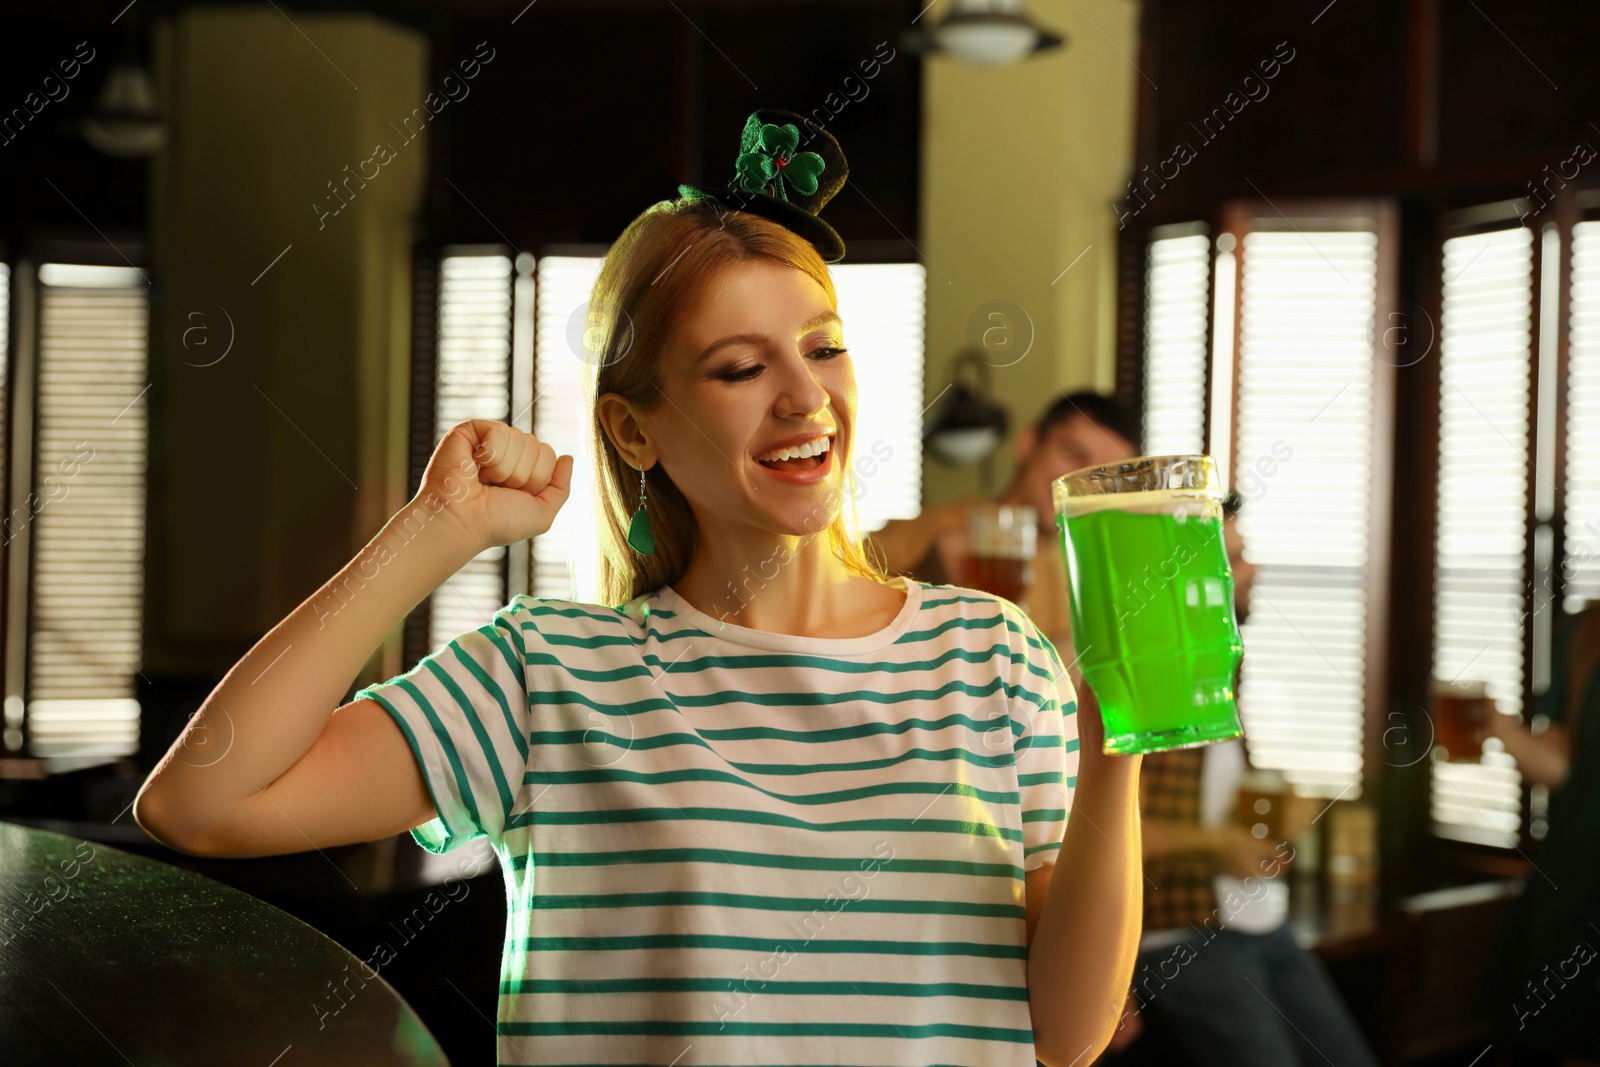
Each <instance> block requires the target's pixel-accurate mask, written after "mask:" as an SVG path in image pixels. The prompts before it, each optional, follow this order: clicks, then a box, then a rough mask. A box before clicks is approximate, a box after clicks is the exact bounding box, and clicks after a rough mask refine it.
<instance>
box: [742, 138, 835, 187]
mask: <svg viewBox="0 0 1600 1067" xmlns="http://www.w3.org/2000/svg"><path fill="white" fill-rule="evenodd" d="M799 144H800V131H799V130H798V129H796V128H795V125H794V123H792V122H791V123H788V124H786V125H783V126H774V125H772V124H770V123H768V124H765V125H763V126H762V127H761V143H760V145H759V146H758V147H757V148H756V150H755V151H753V152H743V153H740V155H739V162H738V172H739V173H738V176H737V178H736V180H737V181H738V184H739V188H740V189H742V190H744V191H745V192H747V193H759V192H762V191H763V190H764V189H765V188H766V187H767V186H768V185H770V186H772V188H773V195H775V196H776V197H778V199H780V200H785V201H787V200H788V199H789V196H788V194H787V193H786V192H784V181H785V179H787V180H788V183H789V184H790V185H792V186H794V188H795V189H796V190H797V191H799V192H800V193H803V194H804V195H806V196H810V195H811V194H812V193H814V192H816V191H817V175H819V174H821V173H822V170H823V167H824V166H825V164H824V162H823V159H822V157H821V156H819V155H817V154H816V153H815V152H799V153H796V152H795V148H796V147H798V146H799Z"/></svg>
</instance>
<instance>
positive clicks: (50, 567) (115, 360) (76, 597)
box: [5, 263, 149, 757]
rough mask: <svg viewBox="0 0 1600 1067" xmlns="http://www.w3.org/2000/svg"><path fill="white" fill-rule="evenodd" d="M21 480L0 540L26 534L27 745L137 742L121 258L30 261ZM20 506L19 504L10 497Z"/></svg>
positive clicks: (133, 376)
mask: <svg viewBox="0 0 1600 1067" xmlns="http://www.w3.org/2000/svg"><path fill="white" fill-rule="evenodd" d="M39 283H40V285H39V334H38V346H39V349H38V351H39V361H38V394H37V395H38V400H37V407H36V409H35V432H36V435H37V436H36V443H35V452H34V461H33V475H34V478H33V482H34V484H33V485H32V486H28V487H17V488H16V490H14V491H13V493H12V497H13V501H12V503H13V509H12V511H11V512H10V514H9V515H8V516H7V520H6V524H5V530H6V537H7V538H15V537H16V536H17V535H18V534H19V533H20V532H22V531H23V530H26V531H27V535H28V536H29V538H30V539H31V552H32V557H33V566H32V569H33V576H32V583H31V586H32V588H31V590H30V597H31V601H32V603H31V610H30V615H31V623H30V632H29V634H28V637H27V640H28V684H27V694H28V695H27V701H26V702H27V722H28V730H29V751H30V753H31V754H32V755H35V756H43V757H50V756H55V757H70V756H85V757H87V756H121V755H128V754H131V753H133V752H135V751H137V750H138V745H139V705H138V702H137V700H136V699H135V693H136V689H135V679H136V678H137V677H138V674H139V662H140V655H141V651H142V650H141V634H140V629H141V624H142V614H143V611H142V605H143V596H144V539H145V471H146V463H147V458H148V456H147V441H148V426H147V417H146V410H147V409H146V402H145V400H146V394H145V389H146V381H147V368H148V362H149V357H148V354H147V332H148V329H149V295H148V292H149V286H148V283H147V282H146V281H145V279H144V277H143V275H142V274H141V273H140V272H139V271H138V270H135V269H133V268H130V267H95V266H80V265H75V264H62V263H46V264H44V265H42V266H41V267H40V268H39ZM18 504H21V508H20V509H19V508H18V507H17V505H18Z"/></svg>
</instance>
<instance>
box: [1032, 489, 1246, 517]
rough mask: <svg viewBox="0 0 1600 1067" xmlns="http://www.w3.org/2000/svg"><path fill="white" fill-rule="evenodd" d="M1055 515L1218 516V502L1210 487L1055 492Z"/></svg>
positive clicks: (1219, 509) (1057, 490) (1219, 505)
mask: <svg viewBox="0 0 1600 1067" xmlns="http://www.w3.org/2000/svg"><path fill="white" fill-rule="evenodd" d="M1055 504H1056V514H1057V515H1060V516H1064V517H1066V518H1068V519H1075V518H1077V517H1078V516H1080V515H1088V514H1091V513H1092V512H1096V511H1111V510H1116V511H1126V512H1130V513H1131V514H1134V515H1186V516H1193V517H1195V518H1202V519H1215V518H1220V517H1221V515H1222V501H1221V499H1220V498H1219V496H1218V494H1217V492H1216V491H1215V490H1210V489H1141V490H1138V491H1136V492H1132V493H1097V494H1091V495H1089V496H1068V495H1066V494H1065V493H1063V492H1062V491H1061V490H1060V489H1059V488H1057V489H1056V491H1055Z"/></svg>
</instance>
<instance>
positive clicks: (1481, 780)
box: [1433, 227, 1533, 845]
mask: <svg viewBox="0 0 1600 1067" xmlns="http://www.w3.org/2000/svg"><path fill="white" fill-rule="evenodd" d="M1443 266H1444V287H1443V291H1444V301H1443V321H1442V322H1441V323H1440V345H1439V356H1440V363H1439V510H1438V533H1437V553H1438V554H1437V564H1436V571H1435V583H1434V648H1433V665H1434V676H1435V679H1436V682H1437V684H1440V685H1443V686H1446V687H1448V686H1453V685H1458V684H1461V683H1465V682H1469V681H1482V682H1485V683H1486V684H1487V688H1488V693H1489V695H1490V696H1491V697H1493V698H1494V699H1495V700H1496V701H1497V702H1498V703H1499V706H1500V708H1501V709H1502V710H1504V711H1507V712H1519V711H1520V710H1521V708H1522V670H1523V662H1522V635H1523V630H1522V623H1523V610H1524V609H1523V602H1524V596H1523V592H1524V590H1523V555H1524V550H1525V548H1526V526H1525V523H1526V508H1527V491H1528V475H1529V464H1528V460H1529V455H1528V400H1529V384H1530V383H1529V374H1528V369H1529V358H1530V347H1529V346H1530V341H1531V334H1532V310H1533V273H1532V272H1533V237H1532V234H1531V232H1530V231H1529V230H1528V229H1526V228H1524V227H1508V228H1505V229H1498V230H1490V231H1487V232H1482V233H1473V234H1463V235H1460V236H1457V237H1452V238H1450V239H1448V240H1446V241H1445V243H1444V262H1443ZM1433 770H1434V775H1433V818H1434V830H1435V832H1436V833H1438V834H1440V835H1441V836H1445V837H1453V838H1457V839H1462V840H1469V841H1477V842H1481V843H1484V844H1495V845H1515V844H1516V842H1517V838H1518V827H1519V825H1520V821H1521V790H1520V779H1519V777H1518V775H1517V772H1516V769H1515V765H1514V764H1513V763H1512V761H1511V760H1510V758H1509V757H1508V756H1506V754H1505V753H1503V752H1486V753H1485V754H1484V756H1483V762H1482V764H1467V763H1445V762H1440V761H1436V762H1435V763H1434V765H1433Z"/></svg>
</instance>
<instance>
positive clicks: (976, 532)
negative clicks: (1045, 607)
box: [961, 504, 1039, 606]
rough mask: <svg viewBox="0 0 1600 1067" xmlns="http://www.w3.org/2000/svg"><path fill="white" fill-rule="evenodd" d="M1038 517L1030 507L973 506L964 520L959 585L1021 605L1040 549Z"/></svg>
mask: <svg viewBox="0 0 1600 1067" xmlns="http://www.w3.org/2000/svg"><path fill="white" fill-rule="evenodd" d="M1038 521H1039V520H1038V516H1036V515H1035V514H1034V510H1033V509H1032V508H1026V507H1012V506H1009V505H1003V504H997V505H993V506H989V507H979V508H976V509H975V510H974V511H973V512H972V513H971V514H970V515H969V516H968V519H967V541H966V546H965V548H964V549H963V550H962V553H961V584H962V585H965V586H967V587H968V588H970V589H982V590H983V591H984V592H986V593H993V594H994V595H995V596H1000V597H1005V598H1006V599H1007V600H1009V601H1011V602H1012V603H1013V604H1017V605H1019V606H1025V605H1023V604H1022V600H1023V595H1024V594H1025V593H1026V592H1027V590H1028V583H1029V581H1031V580H1032V578H1033V557H1034V553H1036V552H1037V551H1038V549H1039V527H1038Z"/></svg>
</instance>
